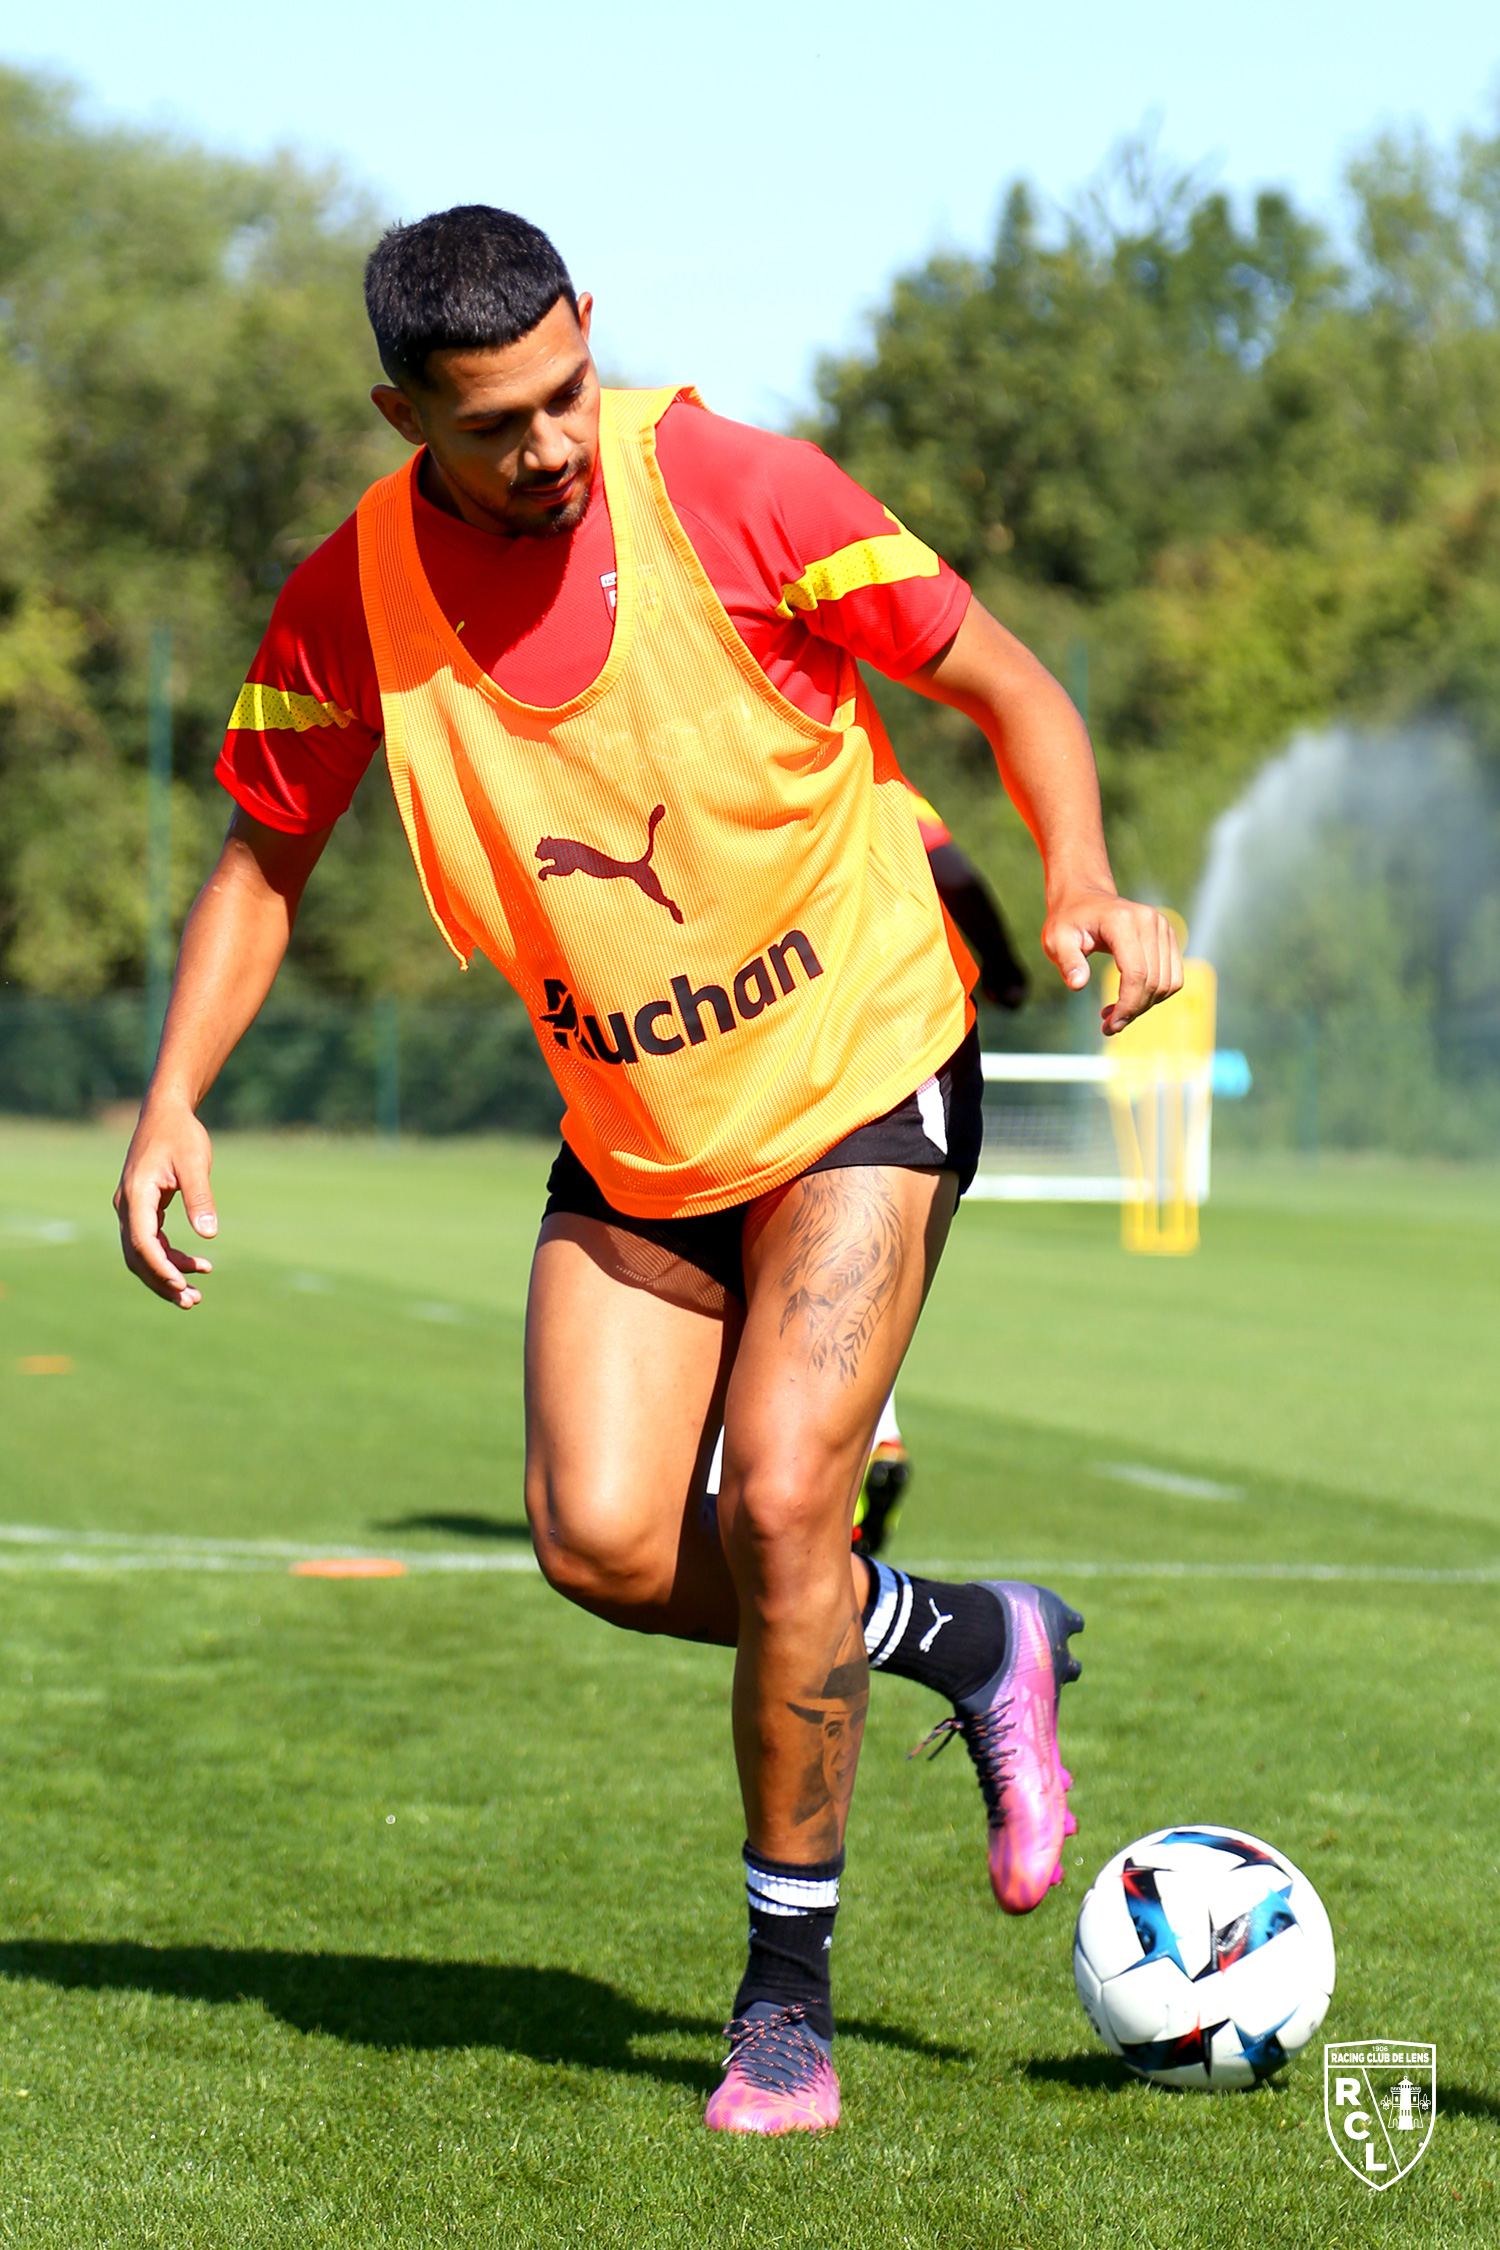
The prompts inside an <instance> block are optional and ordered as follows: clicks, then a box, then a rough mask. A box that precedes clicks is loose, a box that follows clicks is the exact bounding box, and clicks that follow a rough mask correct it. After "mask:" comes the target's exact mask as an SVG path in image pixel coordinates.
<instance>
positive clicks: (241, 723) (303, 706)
mask: <svg viewBox="0 0 1500 2250" xmlns="http://www.w3.org/2000/svg"><path fill="white" fill-rule="evenodd" d="M353 724H354V713H353V712H352V711H341V710H340V709H339V707H338V705H337V704H336V703H320V702H319V701H318V698H317V697H316V696H315V695H289V694H288V693H287V692H286V691H285V690H284V689H282V688H275V687H262V686H261V684H260V682H259V681H258V680H247V681H246V682H245V684H244V686H243V687H242V688H241V689H240V692H239V694H238V696H237V697H236V699H235V706H234V709H233V710H232V711H231V712H230V714H229V725H230V728H231V730H233V729H234V728H235V727H244V728H245V729H246V731H247V732H248V733H251V734H272V733H275V732H277V731H278V730H280V729H283V728H288V727H290V728H294V729H295V730H296V732H297V733H298V734H306V732H307V730H308V728H309V727H348V726H352V725H353Z"/></svg>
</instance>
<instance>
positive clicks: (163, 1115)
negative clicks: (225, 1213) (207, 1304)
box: [115, 1100, 219, 1312]
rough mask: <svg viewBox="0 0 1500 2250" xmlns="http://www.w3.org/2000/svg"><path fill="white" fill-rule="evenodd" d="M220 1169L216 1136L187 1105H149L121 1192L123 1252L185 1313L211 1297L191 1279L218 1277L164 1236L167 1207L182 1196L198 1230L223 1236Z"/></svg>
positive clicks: (152, 1285) (127, 1163)
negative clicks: (217, 1200)
mask: <svg viewBox="0 0 1500 2250" xmlns="http://www.w3.org/2000/svg"><path fill="white" fill-rule="evenodd" d="M212 1164H213V1148H212V1145H211V1143H210V1141H209V1138H208V1134H207V1133H206V1132H205V1130H204V1128H203V1127H202V1126H201V1125H200V1124H199V1122H198V1120H197V1118H196V1117H195V1116H194V1115H193V1112H192V1110H191V1109H190V1108H189V1107H188V1106H187V1104H186V1103H185V1102H182V1103H172V1104H162V1105H155V1104H153V1103H151V1102H150V1101H149V1100H148V1102H147V1105H146V1107H145V1108H144V1109H143V1110H142V1112H141V1118H140V1123H139V1124H138V1125H137V1126H136V1129H135V1133H134V1136H133V1138H132V1140H131V1143H130V1147H129V1149H128V1150H127V1151H126V1155H125V1169H124V1171H123V1172H122V1173H121V1174H120V1184H119V1186H118V1187H117V1188H116V1189H115V1210H116V1212H117V1214H118V1216H119V1221H120V1248H121V1250H122V1252H123V1253H124V1257H125V1263H126V1265H127V1266H129V1268H130V1270H131V1272H132V1273H133V1274H134V1275H135V1277H136V1279H137V1280H138V1281H144V1283H145V1284H146V1287H147V1288H148V1289H152V1290H154V1291H155V1292H156V1294H157V1296H158V1297H165V1298H166V1300H167V1303H168V1304H169V1305H177V1306H179V1307H180V1308H181V1310H182V1311H183V1312H190V1311H191V1310H192V1308H193V1306H194V1305H196V1304H197V1303H199V1301H200V1300H201V1298H202V1295H203V1292H202V1290H201V1289H195V1288H194V1287H193V1285H192V1283H191V1282H190V1281H188V1280H187V1279H186V1276H187V1275H188V1274H195V1273H212V1271H213V1266H212V1264H211V1262H210V1260H209V1259H207V1258H199V1257H195V1256H194V1254H193V1252H192V1251H191V1250H174V1249H173V1247H172V1245H171V1243H170V1242H168V1240H167V1237H166V1234H165V1232H164V1228H165V1224H166V1216H167V1206H168V1204H169V1203H170V1202H171V1200H172V1198H173V1196H174V1195H180V1196H181V1197H182V1207H183V1210H184V1211H185V1212H186V1213H187V1218H188V1224H189V1225H190V1226H191V1227H192V1229H193V1232H194V1233H195V1234H199V1235H214V1234H217V1233H218V1231H219V1217H218V1213H217V1212H216V1211H215V1209H214V1199H213V1195H212V1193H211V1192H210V1189H209V1184H208V1175H209V1171H210V1169H211V1167H212Z"/></svg>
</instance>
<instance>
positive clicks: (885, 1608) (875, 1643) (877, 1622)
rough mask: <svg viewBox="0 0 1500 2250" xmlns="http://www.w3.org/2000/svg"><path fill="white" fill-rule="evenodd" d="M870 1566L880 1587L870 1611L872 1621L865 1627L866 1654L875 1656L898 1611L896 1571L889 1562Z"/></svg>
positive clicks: (873, 1563) (872, 1562)
mask: <svg viewBox="0 0 1500 2250" xmlns="http://www.w3.org/2000/svg"><path fill="white" fill-rule="evenodd" d="M870 1568H871V1570H873V1571H874V1573H875V1583H876V1585H877V1586H878V1587H879V1588H880V1591H879V1593H878V1594H877V1595H876V1597H875V1607H874V1608H873V1609H872V1610H871V1612H870V1622H869V1624H868V1625H866V1627H865V1654H866V1656H873V1655H874V1654H875V1651H876V1649H878V1648H879V1646H880V1644H881V1642H882V1641H883V1640H884V1639H885V1634H886V1627H887V1626H888V1625H889V1624H890V1622H891V1619H892V1617H894V1615H895V1613H896V1573H895V1572H894V1571H893V1570H892V1569H891V1567H890V1565H889V1563H883V1562H876V1561H875V1560H874V1559H873V1557H872V1558H871V1561H870Z"/></svg>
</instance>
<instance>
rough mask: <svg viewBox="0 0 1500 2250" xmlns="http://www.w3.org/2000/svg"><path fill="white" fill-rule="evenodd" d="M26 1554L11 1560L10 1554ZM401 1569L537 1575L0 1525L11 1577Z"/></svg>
mask: <svg viewBox="0 0 1500 2250" xmlns="http://www.w3.org/2000/svg"><path fill="white" fill-rule="evenodd" d="M6 1546H9V1547H19V1548H21V1549H23V1550H25V1551H24V1552H23V1553H20V1554H6V1553H5V1552H4V1551H3V1549H4V1547H6ZM380 1560H384V1561H389V1562H399V1563H402V1564H404V1565H405V1567H406V1569H407V1570H409V1571H413V1572H418V1571H449V1572H453V1571H458V1572H463V1571H534V1570H535V1569H536V1558H535V1556H534V1555H531V1554H529V1553H525V1552H522V1553H519V1554H500V1555H495V1554H485V1553H483V1552H479V1553H475V1552H473V1551H471V1550H464V1549H457V1550H449V1549H443V1548H436V1549H435V1548H420V1547H343V1546H339V1545H338V1544H337V1543H336V1542H333V1541H328V1542H326V1543H325V1544H323V1545H322V1546H308V1545H306V1544H304V1543H302V1542H300V1541H293V1540H289V1539H206V1538H205V1539H197V1538H193V1537H191V1536H190V1535H184V1534H181V1533H177V1532H165V1531H138V1532H128V1531H58V1530H56V1529H54V1528H53V1527H52V1526H50V1525H43V1524H27V1523H6V1524H0V1571H5V1570H81V1571H87V1570H96V1571H97V1570H212V1571H233V1570H252V1571H253V1570H279V1569H286V1568H287V1567H288V1566H289V1565H290V1564H292V1563H298V1562H371V1561H380Z"/></svg>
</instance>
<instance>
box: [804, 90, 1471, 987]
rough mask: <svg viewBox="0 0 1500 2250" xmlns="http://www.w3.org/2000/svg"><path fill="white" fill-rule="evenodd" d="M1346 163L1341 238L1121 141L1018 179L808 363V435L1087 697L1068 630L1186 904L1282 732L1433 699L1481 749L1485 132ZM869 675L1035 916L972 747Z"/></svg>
mask: <svg viewBox="0 0 1500 2250" xmlns="http://www.w3.org/2000/svg"><path fill="white" fill-rule="evenodd" d="M1349 184H1350V192H1351V195H1352V198H1353V206H1354V212H1355V226H1354V229H1353V233H1352V239H1351V242H1350V245H1349V249H1348V252H1347V254H1346V255H1345V256H1343V257H1342V258H1336V257H1335V255H1334V252H1333V250H1332V248H1331V246H1330V244H1329V242H1328V240H1327V238H1326V237H1325V236H1324V235H1323V234H1322V233H1321V232H1320V231H1319V230H1318V229H1317V228H1315V227H1314V226H1312V225H1311V224H1310V223H1309V222H1308V221H1307V220H1306V219H1304V218H1302V217H1300V216H1299V215H1298V214H1297V213H1296V212H1295V211H1294V210H1293V209H1292V208H1291V206H1290V204H1289V203H1288V202H1287V200H1286V199H1285V198H1284V197H1281V196H1275V195H1262V196H1260V197H1258V198H1257V199H1256V201H1255V204H1254V208H1253V212H1252V214H1251V216H1250V219H1249V221H1248V222H1242V221H1240V220H1237V219H1236V217H1235V214H1234V211H1233V209H1232V207H1231V205H1230V204H1229V202H1228V201H1227V200H1226V198H1224V197H1223V196H1222V195H1218V194H1214V193H1205V192H1203V191H1202V190H1201V189H1200V188H1199V187H1198V185H1197V184H1196V183H1195V182H1194V180H1193V179H1192V178H1190V177H1171V176H1165V175H1162V174H1160V173H1159V172H1156V171H1153V169H1152V167H1151V165H1150V163H1149V162H1148V161H1147V158H1146V156H1145V154H1144V153H1143V151H1142V150H1141V149H1139V148H1138V147H1137V148H1130V149H1127V150H1126V151H1125V153H1124V155H1123V157H1121V158H1120V159H1118V160H1117V161H1116V163H1115V165H1114V166H1113V168H1112V169H1111V171H1110V172H1109V173H1108V174H1107V175H1106V177H1105V179H1104V180H1103V182H1102V184H1101V186H1100V187H1099V189H1098V190H1096V191H1095V192H1094V193H1092V194H1091V195H1089V196H1088V197H1086V198H1085V199H1084V201H1083V202H1082V203H1081V204H1080V206H1079V207H1078V209H1077V210H1076V211H1075V212H1073V213H1072V214H1071V215H1070V216H1069V217H1068V218H1067V219H1066V222H1065V223H1064V225H1063V227H1062V229H1061V231H1060V233H1059V234H1058V235H1057V237H1056V239H1048V238H1044V236H1043V234H1042V232H1041V230H1040V229H1039V227H1038V224H1037V221H1036V216H1035V210H1034V205H1033V203H1032V200H1031V198H1030V196H1029V194H1028V192H1027V191H1026V190H1025V189H1024V187H1021V186H1019V185H1018V186H1015V187H1013V188H1012V189H1011V191H1010V193H1009V195H1008V197H1007V199H1006V202H1005V207H1004V214H1003V217H1002V221H1001V224H1000V228H999V231H998V235H997V239H996V242H995V246H994V249H993V251H992V253H991V256H990V257H989V259H988V260H987V261H984V262H980V261H964V260H955V259H952V258H945V259H938V260H934V261H932V262H930V263H929V264H928V265H927V266H926V267H924V268H923V269H922V270H921V271H920V272H919V273H916V274H912V275H908V276H905V277H903V278H902V279H901V280H899V281H898V282H897V283H896V284H895V286H894V288H893V290H892V293H891V297H890V301H889V303H888V304H887V305H886V307H885V308H884V309H883V310H882V311H881V313H880V314H879V316H878V317H877V319H876V321H875V324H874V330H873V334H872V337H871V341H870V345H869V347H868V348H867V349H866V350H864V351H862V352H858V353H854V354H852V355H849V356H848V357H846V358H844V359H841V360H835V361H828V362H826V363H825V364H824V366H823V369H822V371H821V375H820V380H819V392H820V397H821V401H822V406H821V411H820V413H819V415H818V417H817V419H816V421H815V423H814V424H813V426H812V429H811V433H810V434H812V435H814V436H816V437H818V438H819V439H820V441H821V442H822V443H823V444H824V445H825V446H826V447H827V448H828V450H829V451H830V452H832V453H833V454H834V455H835V456H836V457H837V458H838V459H839V460H841V461H842V462H843V463H844V465H845V466H846V467H847V468H849V470H850V471H851V473H852V474H854V475H855V476H856V477H858V478H859V479H860V480H861V481H862V482H865V483H867V484H869V485H871V486H872V487H873V488H874V489H875V490H877V491H879V492H880V493H881V494H882V496H883V497H884V498H886V499H887V500H888V502H889V504H890V505H891V506H892V507H893V508H894V509H895V511H896V512H897V513H898V514H899V515H900V516H901V517H902V518H903V520H904V521H906V522H908V523H909V524H910V525H911V527H912V528H913V529H914V530H915V531H917V532H918V533H920V534H921V535H922V536H923V537H925V538H927V539H929V540H930V541H931V542H932V543H933V544H934V545H935V546H937V547H938V548H939V549H940V550H941V551H942V552H944V553H945V554H946V555H948V556H949V558H950V559H951V560H952V561H953V562H954V563H955V565H956V566H957V567H958V568H959V569H961V570H963V571H964V572H965V573H966V574H967V575H968V576H969V577H970V578H971V579H972V581H973V583H974V584H975V586H976V588H977V590H978V592H979V593H980V595H981V597H982V598H983V599H984V600H985V601H986V602H987V603H988V604H989V606H990V607H991V608H993V609H994V610H995V611H996V612H997V614H998V615H999V616H1001V617H1002V618H1003V619H1005V620H1006V621H1007V622H1008V623H1010V624H1011V625H1012V626H1013V627H1014V628H1015V629H1016V630H1017V631H1018V632H1019V633H1020V634H1021V635H1022V637H1023V638H1025V639H1026V640H1028V641H1029V642H1030V643H1031V644H1032V645H1033V646H1034V647H1035V648H1036V649H1037V650H1038V652H1039V653H1040V654H1041V655H1042V657H1043V659H1044V660H1045V661H1046V662H1048V663H1049V664H1050V665H1051V666H1052V667H1053V669H1054V670H1055V671H1057V672H1058V674H1059V676H1061V677H1063V678H1064V679H1065V680H1067V681H1069V684H1070V685H1075V683H1076V686H1075V692H1078V693H1080V696H1081V691H1082V681H1083V678H1084V652H1085V651H1086V658H1087V681H1088V696H1087V700H1088V706H1089V710H1088V715H1089V718H1090V722H1091V725H1092V728H1093V731H1094V734H1095V739H1096V744H1097V747H1098V749H1099V753H1100V764H1101V770H1102V774H1103V779H1104V785H1105V791H1106V798H1107V802H1108V810H1109V815H1110V823H1111V829H1112V833H1113V836H1114V839H1115V844H1116V850H1117V857H1118V859H1119V862H1120V865H1121V871H1122V873H1123V874H1124V875H1125V876H1126V877H1127V878H1128V879H1129V880H1130V881H1131V882H1132V884H1135V885H1138V886H1140V887H1143V888H1145V889H1147V890H1150V891H1153V892H1154V893H1155V894H1156V895H1158V896H1165V897H1168V898H1171V899H1173V900H1177V901H1182V900H1185V899H1186V898H1187V897H1188V895H1189V894H1190V892H1191V889H1192V885H1193V881H1194V878H1195V876H1196V873H1197V870H1198V865H1199V861H1200V857H1201V851H1202V844H1203V838H1204V834H1205V831H1206V828H1207V826H1208V823H1209V822H1210V821H1211V820H1212V818H1213V817H1214V815H1215V814H1216V813H1217V812H1218V811H1219V810H1221V809H1222V807H1223V806H1224V805H1225V804H1226V803H1227V802H1228V801H1229V800H1230V798H1232V797H1233V796H1234V795H1235V794H1236V793H1237V791H1238V790H1239V788H1240V787H1241V786H1242V785H1243V782H1244V780H1245V778H1246V776H1247V775H1248V773H1249V772H1250V771H1251V770H1252V769H1253V767H1254V766H1255V765H1256V764H1257V763H1258V762H1259V761H1260V760H1261V759H1262V758H1264V757H1265V756H1266V755H1267V754H1268V753H1269V752H1271V751H1273V750H1275V749H1276V748H1277V747H1279V745H1280V744H1281V743H1282V742H1283V741H1284V740H1285V739H1286V737H1287V735H1288V733H1289V732H1290V730H1291V729H1292V728H1293V727H1295V726H1297V725H1299V724H1303V723H1307V722H1310V721H1318V720H1324V719H1328V718H1330V717H1332V716H1334V715H1336V714H1340V713H1346V714H1367V715H1374V714H1381V715H1387V716H1389V715H1393V714H1404V713H1410V712H1412V711H1415V710H1421V709H1431V708H1438V709H1444V710H1447V711H1450V712H1454V713H1457V714H1458V715H1459V716H1460V717H1461V718H1462V719H1463V720H1464V721H1465V723H1466V725H1467V726H1468V727H1469V729H1470V730H1471V731H1472V732H1473V734H1474V735H1475V736H1476V737H1477V739H1478V740H1479V741H1480V742H1481V744H1482V745H1484V746H1485V747H1486V748H1487V750H1488V751H1489V752H1490V754H1491V755H1492V756H1494V755H1497V754H1500V136H1495V137H1490V138H1486V137H1484V136H1481V135H1473V134H1471V135H1468V136H1465V137H1464V138H1462V139H1461V140H1460V141H1459V142H1458V143H1457V144H1456V146H1455V147H1454V148H1453V149H1452V150H1450V151H1448V152H1446V153H1444V152H1439V151H1435V150H1434V149H1433V148H1431V147H1430V146H1429V145H1428V144H1427V143H1426V142H1424V141H1423V140H1421V139H1420V138H1413V139H1408V140H1405V141H1400V140H1393V139H1390V138H1386V139H1382V140H1380V141H1377V142H1376V143H1375V144H1374V145H1373V146H1372V147H1371V148H1370V149H1369V150H1368V151H1367V153H1366V154H1365V155H1364V156H1363V157H1362V158H1361V159H1360V160H1359V162H1357V163H1356V164H1355V165H1354V166H1353V167H1352V168H1351V172H1350V180H1349ZM883 701H884V703H885V705H886V707H887V711H888V716H889V718H890V721H891V724H892V727H893V730H894V732H895V734H896V737H897V747H898V750H899V751H900V753H901V755H902V757H903V760H904V762H905V763H906V764H907V765H908V767H909V768H910V770H912V772H913V773H914V774H915V775H916V776H917V777H918V778H920V779H921V780H922V781H923V783H924V785H925V786H927V787H928V788H929V789H930V790H931V791H932V793H933V794H935V795H936V796H937V798H938V800H939V802H940V803H942V804H943V806H944V809H945V810H949V808H951V813H950V817H952V818H953V820H954V822H955V825H956V826H957V827H958V828H959V830H960V832H961V833H962V834H963V835H964V837H965V839H966V840H967V841H968V842H969V843H970V844H971V845H972V846H973V847H974V848H975V849H976V850H977V852H978V854H979V856H980V857H981V858H982V859H984V860H985V861H987V863H988V864H989V866H990V868H991V871H992V872H993V873H994V874H995V875H996V876H997V878H998V880H999V881H1000V882H1001V884H1002V886H1003V887H1004V888H1005V889H1006V890H1007V891H1008V893H1010V894H1011V895H1012V896H1015V897H1016V898H1017V899H1018V900H1019V901H1020V902H1021V912H1020V916H1019V918H1020V920H1021V921H1022V923H1023V926H1026V927H1028V928H1034V927H1035V926H1036V923H1037V922H1038V921H1039V919H1040V902H1039V896H1038V893H1037V886H1036V880H1035V872H1034V867H1033V863H1032V860H1031V857H1030V854H1029V847H1027V846H1026V845H1025V842H1024V839H1023V838H1021V836H1020V835H1019V831H1018V827H1017V824H1016V823H1015V821H1014V819H1013V818H1010V817H1008V816H1007V815H1006V814H1005V813H1004V812H1003V811H1002V810H1000V809H998V808H997V807H996V805H995V802H994V797H993V792H992V788H991V786H990V784H989V781H988V776H987V768H988V762H989V761H988V752H987V751H986V750H985V749H984V747H983V746H982V745H979V744H978V743H977V742H976V740H975V738H974V736H973V733H972V730H970V729H968V728H967V727H965V726H964V725H962V724H961V723H959V722H957V721H955V720H954V719H953V718H952V717H951V716H950V715H948V714H946V713H942V712H940V711H936V710H934V709H933V708H932V707H930V706H915V707H914V706H913V705H912V703H911V701H910V699H908V698H904V697H884V698H883ZM981 776H983V779H982V785H981ZM1046 989H1049V988H1048V987H1047V986H1045V985H1044V986H1043V990H1044V991H1045V990H1046Z"/></svg>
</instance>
